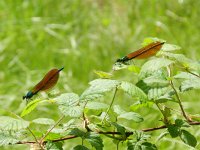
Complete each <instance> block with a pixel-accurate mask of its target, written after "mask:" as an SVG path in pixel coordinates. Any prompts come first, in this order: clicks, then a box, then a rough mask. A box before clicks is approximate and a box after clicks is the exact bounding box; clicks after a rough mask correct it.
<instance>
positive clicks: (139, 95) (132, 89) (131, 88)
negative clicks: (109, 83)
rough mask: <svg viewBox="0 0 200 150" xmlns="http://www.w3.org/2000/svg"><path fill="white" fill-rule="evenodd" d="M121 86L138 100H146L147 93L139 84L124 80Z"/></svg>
mask: <svg viewBox="0 0 200 150" xmlns="http://www.w3.org/2000/svg"><path fill="white" fill-rule="evenodd" d="M120 88H121V89H122V90H123V91H125V92H126V93H128V94H129V95H130V96H132V97H133V98H135V99H136V100H140V101H144V102H145V101H146V100H147V95H146V94H145V93H144V92H143V91H142V90H141V89H140V88H138V87H137V86H135V85H134V84H132V83H129V82H122V83H121V86H120Z"/></svg>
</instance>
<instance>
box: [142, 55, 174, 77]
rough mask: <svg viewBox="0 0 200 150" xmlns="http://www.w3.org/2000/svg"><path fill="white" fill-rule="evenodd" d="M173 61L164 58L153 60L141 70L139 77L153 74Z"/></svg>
mask: <svg viewBox="0 0 200 150" xmlns="http://www.w3.org/2000/svg"><path fill="white" fill-rule="evenodd" d="M172 63H173V61H172V60H169V59H166V58H155V59H151V60H149V61H147V62H146V63H145V64H144V65H143V66H142V68H141V71H140V75H141V74H145V73H146V72H154V71H156V70H159V69H160V68H162V67H166V66H168V65H170V64H172Z"/></svg>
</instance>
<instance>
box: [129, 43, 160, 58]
mask: <svg viewBox="0 0 200 150" xmlns="http://www.w3.org/2000/svg"><path fill="white" fill-rule="evenodd" d="M163 44H164V42H158V41H157V42H154V43H151V44H149V45H147V46H145V47H143V48H141V49H139V50H137V51H135V52H132V53H130V54H128V55H127V57H128V59H133V58H135V59H144V58H149V57H151V56H154V55H155V54H156V53H157V52H158V51H159V50H160V49H161V47H162V45H163Z"/></svg>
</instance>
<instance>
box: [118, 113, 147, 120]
mask: <svg viewBox="0 0 200 150" xmlns="http://www.w3.org/2000/svg"><path fill="white" fill-rule="evenodd" d="M118 118H123V119H127V120H133V121H135V122H142V121H143V120H144V119H143V118H142V116H141V115H139V114H138V113H135V112H127V113H124V114H121V115H119V116H118Z"/></svg>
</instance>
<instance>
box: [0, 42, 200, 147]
mask: <svg viewBox="0 0 200 150" xmlns="http://www.w3.org/2000/svg"><path fill="white" fill-rule="evenodd" d="M149 40H151V39H146V40H145V41H149ZM178 50H180V47H179V46H176V45H173V44H168V43H165V44H164V45H163V47H162V49H161V50H160V51H159V52H158V53H157V57H156V58H155V57H154V58H151V59H149V60H147V61H146V62H145V63H144V64H143V65H142V66H136V65H132V64H131V63H124V62H121V64H120V63H119V62H118V63H117V64H114V66H115V67H114V68H115V71H120V70H121V69H125V70H126V71H127V72H129V71H130V72H132V76H131V77H130V78H133V76H134V78H135V79H137V80H134V82H130V81H121V80H118V79H115V75H114V73H113V74H111V73H106V72H103V71H95V73H96V74H97V75H99V76H100V78H99V79H95V80H93V81H91V82H90V83H89V87H88V88H87V89H86V90H85V91H83V93H82V94H80V95H78V94H76V93H63V94H61V95H59V96H57V97H54V98H51V100H42V99H36V100H33V101H31V102H30V103H29V104H28V105H27V106H26V107H25V108H24V110H23V111H22V113H21V117H20V116H18V115H17V114H16V115H15V118H14V117H10V116H1V117H0V122H1V124H0V129H1V132H0V145H11V144H12V145H14V144H30V145H32V146H33V145H37V146H38V147H40V148H41V149H48V150H50V149H58V150H61V149H63V148H62V147H63V144H64V141H66V140H70V139H74V138H80V139H81V141H82V142H81V143H80V144H78V145H76V146H75V147H74V148H73V149H74V150H87V149H91V148H92V147H93V148H94V149H96V150H102V149H103V148H104V145H103V139H102V136H105V137H106V138H110V139H112V140H113V141H114V144H116V145H117V147H118V145H119V143H126V144H127V149H128V150H136V149H142V150H146V149H148V150H156V149H157V146H156V144H155V142H154V141H152V140H150V138H151V136H155V135H149V134H146V132H153V131H156V130H163V129H166V131H165V132H163V133H162V134H161V135H160V136H159V137H157V139H159V140H158V141H159V142H162V141H161V139H162V138H164V137H165V136H168V138H178V139H179V140H181V141H182V142H184V143H185V144H187V145H189V146H191V147H195V146H196V145H197V143H198V142H197V140H196V138H195V136H193V135H192V133H190V132H189V130H188V129H189V128H192V126H193V125H200V122H198V121H195V120H194V118H193V116H194V115H189V113H188V112H186V111H185V108H184V105H183V101H184V97H182V96H181V95H183V93H185V92H187V91H188V90H195V89H199V88H200V84H199V83H200V75H199V74H200V64H199V62H196V61H194V60H191V59H189V58H187V57H186V56H184V55H183V54H178V53H177V51H178ZM116 68H117V70H116ZM134 68H137V69H134ZM135 70H137V72H136V71H135ZM138 71H139V73H138ZM111 78H112V79H111ZM123 93H125V95H127V96H128V97H129V98H130V99H132V100H133V103H132V104H131V106H130V110H124V109H123V106H119V105H118V104H115V105H113V103H114V102H115V100H116V99H118V95H119V94H120V97H125V98H128V97H127V96H125V95H123ZM125 98H124V101H126V100H125ZM49 101H52V102H53V105H55V104H56V105H57V107H58V110H60V111H58V112H55V113H61V117H60V118H59V119H58V120H57V121H54V119H52V118H42V117H41V116H40V117H39V118H36V119H34V120H28V119H27V120H25V119H23V118H22V117H25V116H29V115H31V114H32V113H31V112H32V111H33V110H35V109H36V108H37V107H43V106H41V105H40V104H42V103H48V102H49ZM168 104H170V105H168ZM177 105H178V106H179V111H178V115H177V116H176V117H174V116H173V114H175V113H177V110H174V109H173V106H177ZM146 107H154V108H156V109H157V110H158V111H157V112H155V113H158V112H159V113H160V114H161V115H162V118H161V123H162V125H161V126H159V127H149V128H141V127H143V125H144V124H145V122H146V121H152V122H153V121H154V122H155V120H151V118H150V119H149V120H145V118H144V116H142V112H140V111H138V109H140V110H141V109H145V108H146ZM133 110H134V111H133ZM152 115H153V114H152ZM69 118H70V119H71V120H70V121H66V119H69ZM122 120H123V121H122ZM128 122H129V123H130V122H131V123H132V124H137V125H138V126H134V127H132V126H126V123H128ZM158 123H159V124H160V122H159V121H158ZM32 124H37V125H40V126H44V127H47V129H46V130H44V131H37V128H34V126H31V125H32ZM140 126H141V127H140ZM135 127H137V128H135ZM23 132H26V133H27V136H26V137H24V135H23ZM169 135H170V136H171V137H169ZM30 138H32V140H29V139H30Z"/></svg>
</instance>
